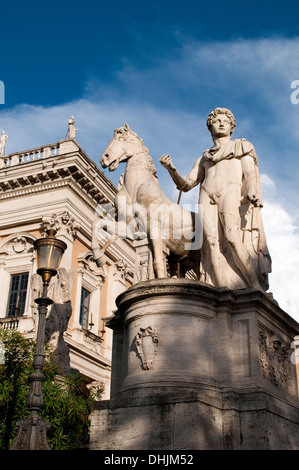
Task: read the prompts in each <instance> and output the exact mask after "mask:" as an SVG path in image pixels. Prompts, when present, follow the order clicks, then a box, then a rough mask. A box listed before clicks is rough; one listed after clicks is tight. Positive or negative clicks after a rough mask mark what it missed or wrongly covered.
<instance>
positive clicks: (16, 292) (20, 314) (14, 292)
mask: <svg viewBox="0 0 299 470" xmlns="http://www.w3.org/2000/svg"><path fill="white" fill-rule="evenodd" d="M29 274H30V273H29V272H28V271H24V272H19V273H11V274H10V284H9V290H8V297H7V307H6V316H5V317H6V318H15V317H23V316H24V313H25V312H26V300H27V297H28V287H29V284H30V283H29ZM24 275H27V279H26V288H23V289H22V276H24ZM14 277H18V281H17V283H18V284H17V289H14V290H12V288H13V282H14V279H13V278H14ZM22 294H23V295H22ZM12 295H16V302H15V307H14V313H13V314H11V313H10V308H11V305H13V304H14V303H13V302H11V299H12ZM20 296H22V297H23V300H22V303H21V305H22V309H20V311H19V312H18V314H16V308H17V307H18V305H19V300H20Z"/></svg>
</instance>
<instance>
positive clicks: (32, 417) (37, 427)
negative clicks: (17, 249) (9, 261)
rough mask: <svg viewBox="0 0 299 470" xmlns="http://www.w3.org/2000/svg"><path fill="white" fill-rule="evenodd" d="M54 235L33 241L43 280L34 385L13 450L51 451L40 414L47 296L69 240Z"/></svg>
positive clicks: (33, 375)
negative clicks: (50, 283) (27, 413)
mask: <svg viewBox="0 0 299 470" xmlns="http://www.w3.org/2000/svg"><path fill="white" fill-rule="evenodd" d="M55 234H56V231H55V230H53V229H50V230H49V231H48V235H47V237H45V238H40V239H38V240H35V242H34V249H35V251H36V263H37V273H38V274H39V275H40V276H41V277H42V280H43V292H42V297H40V298H38V299H36V300H35V302H36V303H37V304H38V317H39V319H38V329H37V338H36V345H35V353H34V358H33V368H34V372H33V373H32V374H30V377H29V379H30V382H31V385H30V391H29V394H28V397H27V405H28V407H29V409H30V414H29V415H28V416H27V417H26V418H24V419H22V420H20V421H19V422H18V423H17V425H18V426H19V431H18V435H17V437H16V439H15V441H14V443H13V444H12V446H11V448H10V449H11V450H50V448H49V445H48V441H47V434H46V433H47V429H48V428H49V423H48V422H47V421H46V420H44V419H43V418H42V417H41V416H39V412H40V410H41V409H42V406H43V402H44V400H43V391H42V384H43V382H44V380H45V376H44V374H43V373H42V368H43V366H44V343H45V324H46V315H47V309H48V306H49V305H51V304H52V303H53V300H51V299H49V298H48V297H47V291H48V286H49V282H50V280H51V277H52V276H55V275H56V274H57V270H58V267H59V264H60V261H61V258H62V255H63V253H64V251H65V250H66V248H67V245H66V243H64V242H63V241H61V240H58V239H57V238H56V237H55Z"/></svg>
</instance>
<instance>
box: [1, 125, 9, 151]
mask: <svg viewBox="0 0 299 470" xmlns="http://www.w3.org/2000/svg"><path fill="white" fill-rule="evenodd" d="M7 139H8V135H6V134H5V131H1V137H0V155H4V151H5V145H6V141H7Z"/></svg>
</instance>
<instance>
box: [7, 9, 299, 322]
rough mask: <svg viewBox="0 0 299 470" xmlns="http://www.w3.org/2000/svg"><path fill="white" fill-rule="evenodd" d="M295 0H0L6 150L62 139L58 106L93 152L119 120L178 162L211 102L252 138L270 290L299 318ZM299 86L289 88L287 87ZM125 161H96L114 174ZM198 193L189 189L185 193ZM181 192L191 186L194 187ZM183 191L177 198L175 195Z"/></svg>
mask: <svg viewBox="0 0 299 470" xmlns="http://www.w3.org/2000/svg"><path fill="white" fill-rule="evenodd" d="M298 9H299V7H298V4H296V2H295V1H293V2H292V1H285V2H284V3H283V5H282V4H281V3H280V4H279V3H278V2H274V3H271V4H270V3H269V2H265V1H259V2H257V1H251V2H245V1H238V2H237V1H230V2H220V1H218V0H217V1H214V2H210V3H208V2H201V1H188V0H186V1H177V0H173V1H168V0H166V1H163V0H160V1H155V0H154V1H151V2H145V1H139V2H137V1H130V0H128V1H119V0H116V1H113V2H107V1H105V2H104V1H96V0H93V1H91V0H86V1H85V2H78V1H76V0H73V1H69V0H61V1H59V2H58V1H56V0H54V1H52V2H40V1H35V0H31V1H30V0H29V1H27V2H24V1H19V0H17V1H12V2H6V3H5V4H3V5H1V17H2V21H1V40H2V60H1V69H0V70H1V72H0V80H2V81H3V82H4V84H5V104H3V105H0V127H1V129H4V130H5V131H6V133H7V134H8V135H9V139H8V142H7V147H6V153H12V152H14V151H20V150H23V149H29V148H33V147H37V146H39V145H43V144H46V143H54V142H56V141H58V140H60V139H63V138H64V137H65V135H66V131H67V120H68V118H69V116H70V115H74V116H75V119H76V127H78V128H79V132H78V133H77V140H78V142H79V143H80V144H81V145H82V147H83V148H84V150H85V151H86V152H87V153H88V155H89V156H90V157H91V158H93V159H94V160H95V161H96V163H98V162H99V157H100V155H101V153H102V152H103V150H104V149H105V148H106V146H107V145H108V143H109V141H110V139H111V137H112V134H113V130H114V129H115V128H117V127H120V126H122V125H123V123H124V122H125V121H126V122H128V123H129V125H130V127H131V128H132V129H133V130H134V131H135V132H137V133H138V135H139V136H140V137H142V139H143V141H144V143H145V145H146V146H147V147H148V148H149V153H150V155H151V156H152V157H153V159H154V162H155V164H156V166H157V169H158V176H159V180H160V183H161V186H162V187H163V189H164V191H165V192H166V193H167V194H168V195H169V196H170V197H171V198H172V199H173V200H176V198H177V190H176V189H175V188H174V185H173V184H172V182H171V180H170V178H169V176H168V174H167V172H166V171H165V170H164V169H163V168H162V167H160V165H159V163H158V159H159V157H160V156H161V155H162V154H163V153H169V154H170V155H171V156H172V157H173V160H174V162H175V164H176V166H177V167H178V169H179V170H180V171H181V173H183V174H187V173H188V171H189V170H190V169H191V167H192V165H193V163H194V161H195V159H196V158H197V157H198V156H200V155H201V153H202V151H203V150H204V149H206V148H208V147H210V146H211V138H210V134H209V132H208V131H207V128H206V124H205V123H206V118H207V115H208V114H209V112H210V111H211V110H212V109H213V108H215V107H217V106H221V107H222V106H223V107H227V108H229V109H231V110H232V111H233V113H234V115H235V117H236V119H237V128H236V130H235V133H234V137H235V138H238V137H244V138H246V139H248V140H250V141H251V142H252V143H253V144H254V146H255V148H256V151H257V154H258V159H259V165H260V172H261V175H262V187H263V194H264V202H265V207H264V209H263V212H264V224H265V229H266V235H267V239H268V244H269V249H270V252H271V255H272V259H273V274H272V275H271V277H270V290H271V291H272V292H273V294H274V297H275V298H276V299H277V300H278V301H279V303H280V305H281V306H282V308H284V309H285V310H287V311H288V312H289V313H290V314H291V315H292V316H294V317H295V318H296V319H297V320H298V321H299V307H298V306H297V305H298V304H299V294H298V293H297V290H298V285H299V275H298V272H297V266H298V263H299V233H298V229H297V227H298V224H299V209H298V203H297V200H298V180H299V104H293V103H292V102H291V94H292V93H293V92H294V91H296V90H294V89H292V88H291V84H292V82H293V81H294V80H299V23H298ZM298 96H299V93H298ZM122 171H123V169H122V168H121V167H120V168H119V169H118V170H117V172H115V174H111V173H109V174H108V173H107V171H106V174H108V176H109V177H111V179H112V181H113V182H114V183H115V184H116V183H117V181H118V178H119V175H120V173H121V172H122ZM185 198H186V199H185V201H186V202H190V201H191V200H193V201H194V202H196V199H197V190H196V191H195V192H194V193H192V194H187V195H185ZM192 198H193V199H192ZM183 202H184V201H183Z"/></svg>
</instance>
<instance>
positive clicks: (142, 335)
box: [135, 326, 159, 370]
mask: <svg viewBox="0 0 299 470" xmlns="http://www.w3.org/2000/svg"><path fill="white" fill-rule="evenodd" d="M148 338H151V342H149V341H147V339H148ZM135 345H136V349H137V353H138V356H139V358H140V360H141V365H142V367H143V369H144V370H149V369H151V368H152V365H153V362H154V359H155V355H156V354H157V351H158V345H159V341H158V335H157V333H156V331H155V329H154V328H152V327H151V326H148V327H147V328H140V330H139V331H138V333H137V335H136V338H135Z"/></svg>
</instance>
